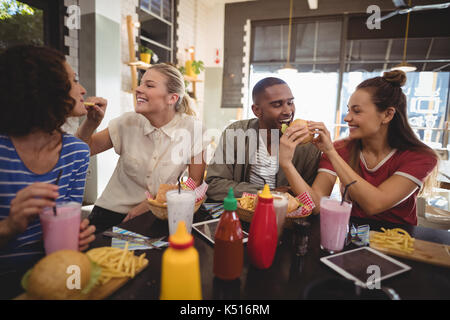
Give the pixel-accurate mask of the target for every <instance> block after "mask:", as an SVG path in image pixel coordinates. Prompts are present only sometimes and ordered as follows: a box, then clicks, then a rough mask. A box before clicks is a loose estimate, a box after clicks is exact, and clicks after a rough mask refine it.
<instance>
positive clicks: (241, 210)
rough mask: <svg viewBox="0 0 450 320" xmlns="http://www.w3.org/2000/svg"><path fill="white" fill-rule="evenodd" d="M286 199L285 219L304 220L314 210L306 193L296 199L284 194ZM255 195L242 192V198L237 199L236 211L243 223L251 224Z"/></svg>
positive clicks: (311, 201) (312, 203)
mask: <svg viewBox="0 0 450 320" xmlns="http://www.w3.org/2000/svg"><path fill="white" fill-rule="evenodd" d="M286 195H287V197H288V201H289V202H288V213H287V215H286V219H297V218H305V217H307V216H309V215H310V214H311V213H312V210H313V209H314V208H315V205H314V202H313V200H312V198H311V196H310V195H309V194H308V192H303V193H302V194H300V195H298V196H297V197H295V198H294V197H293V196H291V195H290V194H289V193H286ZM256 198H257V195H256V194H252V193H247V192H244V193H243V194H242V197H241V198H239V199H238V207H237V210H236V213H237V215H238V216H239V218H240V219H241V220H243V221H245V222H251V221H252V218H253V213H254V212H255V208H256Z"/></svg>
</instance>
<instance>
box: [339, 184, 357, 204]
mask: <svg viewBox="0 0 450 320" xmlns="http://www.w3.org/2000/svg"><path fill="white" fill-rule="evenodd" d="M354 183H356V180H355V181H352V182H350V183H349V184H348V185H346V186H345V188H344V194H343V195H342V200H341V206H342V204H343V203H344V199H345V195H346V194H347V190H348V187H350V186H351V185H352V184H354Z"/></svg>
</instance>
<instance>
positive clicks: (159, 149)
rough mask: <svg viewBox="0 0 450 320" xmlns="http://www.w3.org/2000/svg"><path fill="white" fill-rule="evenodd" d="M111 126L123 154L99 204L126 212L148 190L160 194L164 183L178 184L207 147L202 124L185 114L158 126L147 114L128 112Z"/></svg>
mask: <svg viewBox="0 0 450 320" xmlns="http://www.w3.org/2000/svg"><path fill="white" fill-rule="evenodd" d="M108 129H109V135H110V137H111V141H112V143H113V147H114V150H115V152H116V153H117V154H118V155H119V156H120V157H119V160H118V162H117V166H116V168H115V170H114V172H113V174H112V176H111V179H110V180H109V182H108V184H107V186H106V188H105V190H104V191H103V193H102V195H101V196H100V198H99V199H98V200H97V201H96V203H95V205H97V206H100V207H102V208H105V209H108V210H111V211H115V212H119V213H123V214H127V213H128V212H129V211H130V209H132V208H133V207H135V206H137V205H138V204H139V203H141V202H142V201H144V200H145V191H149V192H150V193H151V194H152V195H156V193H157V192H158V188H159V185H160V184H161V183H170V184H175V183H176V182H177V178H178V176H179V175H180V173H182V172H184V171H186V170H187V167H188V164H189V162H190V159H191V158H192V157H193V156H197V155H199V154H200V153H201V152H202V151H203V150H204V149H205V148H206V145H205V144H204V143H203V139H202V137H203V132H204V128H203V126H202V123H201V122H200V121H199V120H197V119H196V118H195V117H193V116H189V115H187V114H184V113H183V114H182V113H176V115H175V117H174V118H173V119H172V120H171V121H170V122H169V123H167V124H166V125H164V126H163V127H161V128H155V127H154V126H152V125H151V123H150V121H149V120H148V119H147V118H145V117H144V116H143V115H140V114H138V113H135V112H127V113H125V114H123V115H122V116H120V117H118V118H116V119H113V120H111V122H110V123H109V126H108ZM199 161H200V160H199Z"/></svg>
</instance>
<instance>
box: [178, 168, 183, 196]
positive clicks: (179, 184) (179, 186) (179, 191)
mask: <svg viewBox="0 0 450 320" xmlns="http://www.w3.org/2000/svg"><path fill="white" fill-rule="evenodd" d="M182 174H183V172H181V173H180V175H179V176H178V178H177V181H178V194H180V193H181V180H180V179H181V175H182Z"/></svg>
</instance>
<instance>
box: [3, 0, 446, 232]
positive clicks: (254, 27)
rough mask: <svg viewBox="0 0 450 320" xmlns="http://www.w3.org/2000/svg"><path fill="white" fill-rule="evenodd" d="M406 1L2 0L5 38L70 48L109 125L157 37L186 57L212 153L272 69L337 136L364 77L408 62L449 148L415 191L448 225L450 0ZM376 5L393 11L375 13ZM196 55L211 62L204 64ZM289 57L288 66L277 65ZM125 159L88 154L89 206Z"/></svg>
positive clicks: (414, 101)
mask: <svg viewBox="0 0 450 320" xmlns="http://www.w3.org/2000/svg"><path fill="white" fill-rule="evenodd" d="M408 2H409V0H393V1H390V0H383V1H380V0H293V1H292V4H293V5H292V7H291V6H290V5H291V2H290V0H247V1H245V0H23V1H20V2H19V1H14V0H0V50H3V49H5V48H6V47H8V46H11V45H14V44H18V43H26V42H31V43H35V44H45V45H49V46H53V47H55V48H57V49H59V50H62V51H63V52H64V53H65V54H66V57H67V61H68V62H69V63H70V64H71V66H72V67H73V69H74V70H75V71H76V72H77V73H78V75H79V80H80V82H81V83H82V84H83V86H84V87H85V88H86V89H87V96H101V97H105V98H107V99H108V109H107V112H106V116H105V119H104V120H103V122H102V124H101V126H100V127H99V130H102V129H104V128H105V127H106V126H107V125H108V122H109V121H110V120H111V119H113V118H115V117H117V116H119V115H121V114H123V113H124V112H128V111H132V110H133V107H134V99H133V88H135V86H136V84H137V83H138V81H139V78H140V77H141V76H142V74H143V72H144V71H145V68H146V67H147V66H148V65H147V64H146V63H145V62H141V61H140V56H139V51H140V49H141V46H144V47H147V48H149V49H151V50H152V51H153V56H152V60H151V62H150V63H156V62H171V63H173V64H176V65H177V66H179V67H183V68H184V72H185V73H186V77H185V78H186V80H187V82H186V83H187V84H188V87H187V90H188V92H189V94H190V96H191V97H192V98H193V99H194V100H195V104H196V111H197V114H198V117H199V118H200V119H201V120H202V121H203V123H204V125H205V126H206V128H207V129H214V130H216V132H217V136H216V137H214V139H211V143H210V145H209V146H208V154H209V157H211V155H212V153H213V151H214V147H215V146H216V143H217V142H218V138H219V136H220V133H221V132H222V130H223V129H224V128H225V127H226V126H227V125H229V124H230V123H232V122H233V121H236V120H240V119H247V118H251V117H253V113H252V110H251V89H252V88H253V86H254V84H255V83H256V82H257V81H258V80H260V79H262V78H264V77H266V76H276V77H280V78H282V79H284V80H285V81H287V83H288V84H289V86H290V87H291V89H292V91H293V94H294V96H295V98H296V101H295V102H296V109H297V111H296V117H302V118H304V119H310V120H315V121H323V122H325V124H326V125H327V127H328V128H329V129H330V132H332V135H334V139H338V138H340V137H344V136H346V135H347V133H348V127H347V126H346V124H345V122H344V120H343V119H344V117H345V114H346V110H347V101H348V99H349V97H350V95H351V93H352V92H353V90H354V88H355V87H356V85H357V84H358V83H360V82H361V81H362V80H364V79H367V78H370V77H374V76H377V75H380V74H382V72H383V71H386V70H389V69H391V68H393V67H395V66H397V65H399V64H409V65H412V66H414V67H415V70H414V71H410V72H408V73H407V77H408V81H407V83H406V85H405V87H404V90H405V93H406V95H407V97H408V114H409V121H410V124H411V126H412V127H413V129H414V131H415V132H416V133H417V134H418V136H419V137H420V139H421V140H422V141H424V142H425V143H427V144H428V145H430V146H431V147H433V148H434V149H435V150H436V151H437V152H438V153H439V154H440V156H441V158H442V160H443V161H442V163H441V168H440V174H439V178H438V179H439V181H440V186H441V188H439V189H436V193H435V195H434V196H433V197H432V198H428V199H418V216H419V225H422V226H426V227H432V228H439V229H450V213H449V202H450V191H449V190H448V189H449V188H450V179H449V178H450V177H449V176H450V165H448V164H447V163H448V162H447V161H448V158H449V156H448V153H449V143H448V121H449V87H450V8H449V3H448V2H445V1H424V0H422V1H420V0H413V1H411V6H413V7H416V8H419V7H420V6H432V7H427V9H430V10H420V11H412V12H411V13H410V17H409V24H408V28H406V26H407V14H406V12H405V11H402V10H401V9H402V8H401V5H402V4H408ZM439 4H440V6H439ZM445 4H447V5H445ZM433 5H434V6H433ZM291 8H292V9H291ZM377 10H378V11H377ZM395 13H396V14H395ZM374 14H375V15H376V14H380V16H381V17H386V19H383V20H382V21H381V22H380V23H379V25H376V23H375V22H376V21H375V20H374V17H376V16H374ZM289 30H290V31H289ZM405 42H406V46H405ZM192 61H196V62H199V61H201V62H203V66H204V68H203V69H202V70H201V71H200V73H199V74H198V75H197V74H195V73H192V72H191V70H190V65H192ZM194 64H195V63H194ZM285 67H288V68H287V69H290V72H289V70H287V72H286V70H284V71H285V72H284V73H283V72H282V71H280V69H286V68H285ZM78 124H79V120H78V119H70V120H69V121H68V123H66V125H65V126H64V129H65V130H66V131H68V132H70V133H74V132H75V131H76V129H77V126H78ZM117 159H118V156H117V155H116V154H115V153H114V150H112V149H111V150H109V151H107V152H104V153H102V154H100V155H97V156H95V157H93V158H92V159H91V164H90V169H89V171H88V176H87V187H86V191H85V197H84V204H85V205H86V207H85V211H86V212H88V209H89V205H92V204H93V203H94V202H95V200H96V198H97V197H98V196H99V195H100V194H101V192H102V191H103V189H104V187H105V186H106V183H107V181H108V180H109V178H110V176H111V174H112V172H113V170H114V168H115V165H116V162H117ZM100 164H101V165H100Z"/></svg>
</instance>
